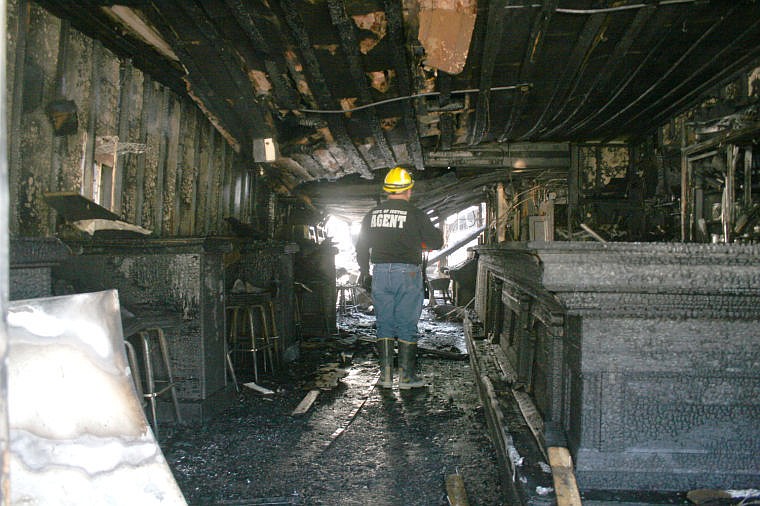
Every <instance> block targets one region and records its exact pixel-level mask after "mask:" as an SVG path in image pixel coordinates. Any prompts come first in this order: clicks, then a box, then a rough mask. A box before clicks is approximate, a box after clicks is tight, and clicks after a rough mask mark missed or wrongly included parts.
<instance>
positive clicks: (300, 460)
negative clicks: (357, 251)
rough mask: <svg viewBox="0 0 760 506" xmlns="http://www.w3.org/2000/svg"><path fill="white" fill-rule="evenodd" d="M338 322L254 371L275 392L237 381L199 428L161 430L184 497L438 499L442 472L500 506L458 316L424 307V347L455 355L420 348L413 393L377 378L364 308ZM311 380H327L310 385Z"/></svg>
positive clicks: (337, 504) (384, 503) (385, 504)
mask: <svg viewBox="0 0 760 506" xmlns="http://www.w3.org/2000/svg"><path fill="white" fill-rule="evenodd" d="M349 318H352V319H353V320H354V321H355V322H356V325H355V326H353V325H352V324H350V323H347V320H348V319H349ZM339 323H340V329H341V332H340V334H339V335H338V336H335V337H334V338H320V339H317V338H313V339H312V338H305V339H304V341H303V344H304V346H302V347H301V357H300V358H299V359H298V360H297V361H295V362H293V363H291V364H288V367H287V368H283V370H281V371H278V373H277V374H276V375H263V376H261V377H260V383H261V384H262V386H264V387H266V388H268V389H270V390H272V391H273V392H274V395H269V396H262V395H261V394H258V393H257V392H254V391H252V390H248V389H244V390H243V391H241V394H240V396H239V399H238V402H237V403H236V404H235V405H234V406H232V407H230V408H229V409H227V410H226V411H224V412H223V413H221V414H220V415H219V416H217V417H215V418H214V419H212V420H210V421H208V422H207V423H206V424H204V425H203V426H202V427H192V426H186V427H177V428H176V429H175V430H174V432H173V433H172V434H171V435H170V436H169V437H167V438H166V440H165V441H164V443H163V446H162V450H163V451H164V454H165V456H166V459H167V461H168V463H169V465H170V467H171V468H172V471H173V473H174V475H175V477H176V480H177V482H178V484H179V486H180V488H181V489H182V492H183V493H184V494H185V497H186V499H187V501H188V503H189V504H191V505H195V504H198V505H201V504H202V505H214V504H238V505H242V504H304V505H331V506H348V505H364V504H372V505H377V506H396V505H401V504H403V505H406V504H415V505H417V504H419V505H425V506H427V505H431V506H438V505H440V506H448V504H449V500H448V497H447V496H448V492H447V489H446V479H447V477H448V476H451V475H455V474H458V475H459V476H460V477H461V480H462V483H463V484H464V487H465V488H466V496H467V498H468V499H469V504H470V505H473V506H477V505H484V506H485V505H487V506H498V505H503V504H505V503H504V502H503V501H502V492H501V488H500V487H501V485H500V483H501V482H500V475H499V470H498V463H497V460H496V453H495V451H494V450H493V446H492V444H491V441H490V439H489V436H488V430H487V427H486V420H485V416H484V412H483V407H482V405H481V403H480V399H479V397H478V391H477V387H476V385H475V380H474V378H473V375H472V370H471V368H470V364H469V361H467V360H460V359H459V358H461V357H460V355H461V356H463V357H464V358H467V352H466V347H465V346H464V333H463V330H462V325H461V323H458V322H451V321H441V320H438V319H437V317H436V316H435V315H434V314H433V313H431V312H429V311H428V310H424V311H423V318H422V321H421V322H420V333H421V338H422V340H424V341H425V343H426V344H425V345H426V346H428V347H429V348H430V349H433V350H443V351H444V352H446V353H451V354H452V355H454V354H456V355H457V357H456V358H457V359H451V358H450V357H445V356H441V355H435V354H430V355H428V354H427V353H421V355H422V356H421V358H420V360H419V367H420V373H421V374H422V375H423V376H425V377H426V379H428V380H430V382H431V386H430V387H428V388H422V389H414V390H399V389H398V388H397V387H395V386H394V388H392V389H385V388H378V387H376V386H375V383H376V381H377V379H378V366H377V359H376V354H375V347H374V340H375V335H374V328H373V325H374V317H373V316H371V315H363V314H361V313H359V314H349V315H346V317H341V320H340V322H339ZM241 374H242V373H241ZM318 378H322V379H325V378H329V379H328V380H327V381H328V383H329V384H330V388H327V389H320V388H317V387H316V384H317V382H318ZM312 392H318V393H312ZM307 398H309V399H308V400H307ZM304 402H306V404H308V406H306V405H304V406H302V407H301V409H302V410H303V412H302V413H299V414H297V416H293V415H294V413H295V411H296V410H297V408H298V406H299V405H301V404H302V403H304ZM262 498H276V499H277V500H283V501H286V500H287V501H291V502H271V503H267V502H256V501H259V500H260V499H262Z"/></svg>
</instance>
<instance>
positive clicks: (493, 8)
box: [468, 0, 507, 145]
mask: <svg viewBox="0 0 760 506" xmlns="http://www.w3.org/2000/svg"><path fill="white" fill-rule="evenodd" d="M506 4H507V0H493V1H491V2H489V4H488V22H487V23H486V28H485V33H484V34H483V37H484V39H485V47H484V48H483V50H482V55H481V62H480V82H479V84H478V87H479V88H480V93H478V99H477V100H478V102H477V106H476V108H475V121H474V123H473V125H472V128H471V129H470V138H469V141H468V144H470V145H473V144H480V142H482V140H483V136H484V135H485V134H486V130H487V129H488V127H489V125H490V120H489V118H490V115H491V114H490V113H491V111H490V108H491V87H492V84H493V70H494V66H495V65H496V58H497V56H498V54H499V51H500V50H501V46H502V42H501V37H502V34H503V33H504V7H505V6H506Z"/></svg>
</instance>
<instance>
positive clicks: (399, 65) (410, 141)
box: [383, 0, 425, 170]
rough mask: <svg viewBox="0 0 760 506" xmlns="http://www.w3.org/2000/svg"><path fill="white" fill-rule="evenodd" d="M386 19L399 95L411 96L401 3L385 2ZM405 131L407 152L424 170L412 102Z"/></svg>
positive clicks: (405, 115)
mask: <svg viewBox="0 0 760 506" xmlns="http://www.w3.org/2000/svg"><path fill="white" fill-rule="evenodd" d="M383 5H384V7H385V17H386V19H387V21H388V34H387V35H386V36H387V37H388V39H389V40H390V41H391V43H392V44H393V63H394V65H395V67H396V79H397V81H398V88H399V93H400V94H401V95H405V96H411V95H412V94H413V93H414V91H415V90H414V88H413V87H412V77H411V71H410V68H411V66H410V64H409V62H408V61H407V57H408V55H407V50H406V44H405V42H406V40H407V38H406V36H405V33H404V18H403V14H402V12H401V2H398V1H395V0H383ZM403 118H404V129H405V131H406V150H407V152H408V153H409V158H410V159H411V160H412V163H413V164H414V167H415V168H416V169H417V170H424V169H425V163H424V159H423V156H422V146H421V145H420V135H419V131H418V129H417V117H416V114H415V107H414V103H412V102H410V103H409V104H408V105H405V106H404V107H403Z"/></svg>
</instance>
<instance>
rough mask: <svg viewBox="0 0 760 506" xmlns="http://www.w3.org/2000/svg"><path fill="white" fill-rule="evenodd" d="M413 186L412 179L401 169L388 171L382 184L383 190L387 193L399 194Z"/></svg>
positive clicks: (395, 168) (406, 171)
mask: <svg viewBox="0 0 760 506" xmlns="http://www.w3.org/2000/svg"><path fill="white" fill-rule="evenodd" d="M412 186H414V179H412V175H411V174H409V171H408V170H406V169H405V168H403V167H394V168H392V169H391V170H389V171H388V174H387V175H386V176H385V182H384V183H383V190H385V191H386V192H388V193H401V192H404V191H406V190H408V189H410V188H411V187H412Z"/></svg>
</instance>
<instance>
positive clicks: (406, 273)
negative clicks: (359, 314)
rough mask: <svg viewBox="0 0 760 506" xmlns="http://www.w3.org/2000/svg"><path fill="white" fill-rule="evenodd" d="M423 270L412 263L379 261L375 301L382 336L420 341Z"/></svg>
mask: <svg viewBox="0 0 760 506" xmlns="http://www.w3.org/2000/svg"><path fill="white" fill-rule="evenodd" d="M423 297H424V295H423V293H422V269H421V268H420V266H419V265H412V264H375V267H374V270H373V271H372V301H373V303H374V304H375V317H376V320H377V337H378V339H383V338H393V337H397V338H399V339H400V340H402V341H406V342H409V343H416V342H417V322H418V321H419V319H420V314H422V302H423Z"/></svg>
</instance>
